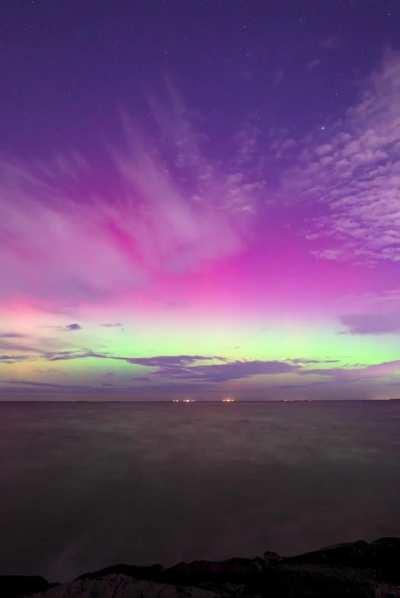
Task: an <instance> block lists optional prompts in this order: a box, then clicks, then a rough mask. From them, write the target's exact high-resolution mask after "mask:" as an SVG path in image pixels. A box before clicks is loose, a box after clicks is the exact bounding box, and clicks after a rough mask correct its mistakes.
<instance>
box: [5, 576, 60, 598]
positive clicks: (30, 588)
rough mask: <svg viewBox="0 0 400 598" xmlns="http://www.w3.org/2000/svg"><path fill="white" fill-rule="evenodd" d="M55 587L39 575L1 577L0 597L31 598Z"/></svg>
mask: <svg viewBox="0 0 400 598" xmlns="http://www.w3.org/2000/svg"><path fill="white" fill-rule="evenodd" d="M54 585H55V584H50V583H49V582H48V581H47V580H46V579H44V577H40V576H38V575H32V576H31V575H0V596H1V597H2V598H3V597H4V598H17V597H19V596H29V595H30V594H35V593H36V592H44V591H45V590H48V589H49V588H52V587H53V586H54Z"/></svg>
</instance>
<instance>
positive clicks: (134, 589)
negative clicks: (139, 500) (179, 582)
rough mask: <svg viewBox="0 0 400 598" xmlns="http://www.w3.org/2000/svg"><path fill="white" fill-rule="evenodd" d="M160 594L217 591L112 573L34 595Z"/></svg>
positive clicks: (156, 597)
mask: <svg viewBox="0 0 400 598" xmlns="http://www.w3.org/2000/svg"><path fill="white" fill-rule="evenodd" d="M160 596H162V598H217V597H218V596H219V595H218V594H216V593H214V592H212V591H208V590H204V589H202V588H191V587H185V588H181V587H179V586H174V585H171V584H166V583H158V582H154V581H147V580H143V579H141V580H137V579H133V578H131V577H128V576H126V575H115V574H111V575H107V576H105V577H102V578H100V579H95V578H89V577H86V578H82V577H81V578H78V579H76V580H75V581H73V582H71V583H66V584H62V585H60V586H58V587H57V588H53V589H51V590H49V591H47V592H43V593H40V594H35V598H160ZM4 598H6V597H4ZM7 598H8V596H7Z"/></svg>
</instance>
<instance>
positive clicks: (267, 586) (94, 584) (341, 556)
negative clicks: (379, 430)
mask: <svg viewBox="0 0 400 598" xmlns="http://www.w3.org/2000/svg"><path fill="white" fill-rule="evenodd" d="M1 580H3V584H5V583H6V582H4V580H7V584H8V585H3V586H1ZM21 580H22V581H21ZM18 583H19V584H20V585H18ZM22 583H24V586H23V587H22V585H21V584H22ZM35 583H36V584H40V587H39V586H38V585H35ZM49 587H50V584H48V583H47V582H46V580H44V579H43V578H18V577H16V578H13V577H9V578H4V577H3V578H0V597H1V598H3V597H4V598H17V597H18V598H20V597H22V596H27V595H29V594H32V593H33V592H35V591H38V592H39V593H38V594H37V595H36V596H37V598H75V597H76V598H157V596H160V595H162V596H165V598H168V597H169V598H183V597H184V596H187V597H189V596H192V598H195V597H196V598H342V597H343V598H400V539H399V538H381V539H380V540H376V541H375V542H365V541H363V540H359V541H357V542H352V543H346V544H337V545H335V546H328V547H326V548H321V549H320V550H315V551H313V552H308V553H305V554H302V555H299V556H294V557H288V558H283V557H280V556H279V555H278V554H276V553H274V552H266V553H264V558H263V559H261V558H254V559H248V558H232V559H228V560H225V561H216V562H213V561H194V562H191V563H179V564H178V565H175V566H174V567H170V568H168V569H163V567H161V565H152V566H149V567H138V566H135V565H123V564H120V565H114V566H112V567H108V568H106V569H101V570H100V571H95V572H91V573H86V574H84V575H81V576H80V577H78V578H77V579H76V580H75V581H73V582H71V583H69V584H68V583H67V584H63V585H62V586H61V585H60V586H58V587H56V588H53V589H49Z"/></svg>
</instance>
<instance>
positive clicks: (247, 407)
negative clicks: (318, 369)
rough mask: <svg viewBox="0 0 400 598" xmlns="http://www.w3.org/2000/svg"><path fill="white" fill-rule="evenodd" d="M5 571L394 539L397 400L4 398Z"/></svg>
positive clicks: (68, 570) (398, 484)
mask: <svg viewBox="0 0 400 598" xmlns="http://www.w3.org/2000/svg"><path fill="white" fill-rule="evenodd" d="M0 454H1V469H0V491H1V495H0V530H1V533H0V566H1V571H0V573H3V574H26V575H28V574H40V575H44V576H45V577H47V578H49V579H51V580H58V581H60V580H64V579H68V578H71V577H74V576H76V575H78V574H80V573H82V572H84V571H89V570H94V569H97V568H101V567H105V566H108V565H111V564H114V563H116V562H127V563H135V564H150V563H154V562H159V563H162V564H164V565H170V564H173V563H175V562H178V561H181V560H186V561H189V560H194V559H225V558H229V557H232V556H249V557H252V556H256V555H262V554H263V552H264V551H265V550H274V551H277V552H279V553H281V554H285V555H289V554H295V553H299V552H302V551H307V550H311V549H314V548H319V547H321V546H324V545H329V544H333V543H336V542H343V541H352V540H356V539H358V538H363V539H367V540H368V539H375V538H378V537H381V536H387V535H392V536H393V535H398V536H400V498H399V497H400V401H380V402H373V401H359V402H353V401H351V402H350V401H349V402H346V401H338V402H325V403H324V402H318V403H317V402H298V403H296V402H293V403H281V402H269V403H245V402H240V403H234V404H222V403H207V402H205V403H199V402H197V403H192V404H188V405H185V404H173V403H61V402H60V403H57V402H53V403H14V404H13V403H0Z"/></svg>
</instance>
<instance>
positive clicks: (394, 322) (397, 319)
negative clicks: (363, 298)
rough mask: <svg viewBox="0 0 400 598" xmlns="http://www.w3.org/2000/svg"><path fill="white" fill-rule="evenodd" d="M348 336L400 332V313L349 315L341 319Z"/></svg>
mask: <svg viewBox="0 0 400 598" xmlns="http://www.w3.org/2000/svg"><path fill="white" fill-rule="evenodd" d="M340 321H341V322H342V324H344V325H345V326H346V329H347V333H348V334H394V333H397V332H400V313H398V312H395V313H391V312H389V313H362V314H347V315H343V316H341V318H340Z"/></svg>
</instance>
